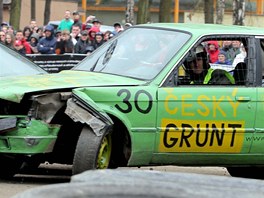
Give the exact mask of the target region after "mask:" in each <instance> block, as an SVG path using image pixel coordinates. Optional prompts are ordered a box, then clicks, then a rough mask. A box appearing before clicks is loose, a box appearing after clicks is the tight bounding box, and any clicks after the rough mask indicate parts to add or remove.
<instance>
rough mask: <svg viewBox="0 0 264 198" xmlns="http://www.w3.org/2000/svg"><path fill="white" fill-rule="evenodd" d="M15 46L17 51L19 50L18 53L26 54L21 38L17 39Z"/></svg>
mask: <svg viewBox="0 0 264 198" xmlns="http://www.w3.org/2000/svg"><path fill="white" fill-rule="evenodd" d="M14 48H15V51H17V52H18V53H20V54H22V55H25V54H26V49H25V47H24V45H23V43H22V42H21V41H20V40H16V41H15V44H14Z"/></svg>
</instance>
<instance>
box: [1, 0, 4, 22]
mask: <svg viewBox="0 0 264 198" xmlns="http://www.w3.org/2000/svg"><path fill="white" fill-rule="evenodd" d="M3 6H4V4H3V0H0V22H1V23H2V22H3Z"/></svg>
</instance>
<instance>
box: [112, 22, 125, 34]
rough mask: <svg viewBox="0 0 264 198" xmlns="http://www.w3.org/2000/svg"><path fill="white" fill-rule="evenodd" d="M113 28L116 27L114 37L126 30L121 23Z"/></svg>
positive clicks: (115, 24)
mask: <svg viewBox="0 0 264 198" xmlns="http://www.w3.org/2000/svg"><path fill="white" fill-rule="evenodd" d="M113 26H114V29H115V31H114V32H113V33H114V35H116V34H118V33H120V32H122V31H123V30H124V28H123V27H122V25H121V24H120V23H119V22H116V23H114V25H113Z"/></svg>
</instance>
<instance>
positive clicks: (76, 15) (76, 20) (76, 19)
mask: <svg viewBox="0 0 264 198" xmlns="http://www.w3.org/2000/svg"><path fill="white" fill-rule="evenodd" d="M72 16H73V24H72V26H79V27H80V30H83V29H85V25H84V24H83V23H82V21H81V20H80V13H79V12H78V11H74V12H73V13H72Z"/></svg>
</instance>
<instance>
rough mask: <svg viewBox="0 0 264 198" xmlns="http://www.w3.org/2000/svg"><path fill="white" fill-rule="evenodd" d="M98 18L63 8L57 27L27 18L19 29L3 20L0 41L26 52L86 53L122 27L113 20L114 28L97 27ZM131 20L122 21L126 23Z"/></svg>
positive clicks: (127, 25) (99, 22) (126, 25)
mask: <svg viewBox="0 0 264 198" xmlns="http://www.w3.org/2000/svg"><path fill="white" fill-rule="evenodd" d="M101 25H102V22H101V21H100V20H99V19H97V18H95V17H94V16H88V17H87V19H86V22H85V23H82V22H81V20H80V13H79V12H78V11H74V12H72V13H71V11H69V10H66V11H65V14H64V18H63V19H62V20H61V21H60V23H59V25H58V27H57V28H56V29H55V26H53V25H50V24H47V25H45V26H38V25H37V23H36V21H35V20H32V21H30V24H29V25H28V26H25V27H24V29H23V30H15V29H14V28H13V27H12V26H11V25H9V24H8V23H7V22H2V23H1V29H0V37H1V39H0V42H1V43H3V44H5V45H6V46H8V47H10V48H12V49H14V50H16V51H17V52H19V53H21V54H23V55H26V54H64V53H76V54H90V53H91V52H93V51H94V50H95V49H97V48H98V47H100V46H101V45H102V44H103V43H105V42H107V41H108V40H109V39H111V38H112V37H113V36H115V35H117V34H118V33H120V32H121V31H123V30H124V28H123V27H122V25H121V24H120V23H118V22H117V23H114V24H113V28H114V31H110V30H107V31H104V32H102V30H101ZM129 26H131V24H129V23H127V24H125V27H129Z"/></svg>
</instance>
